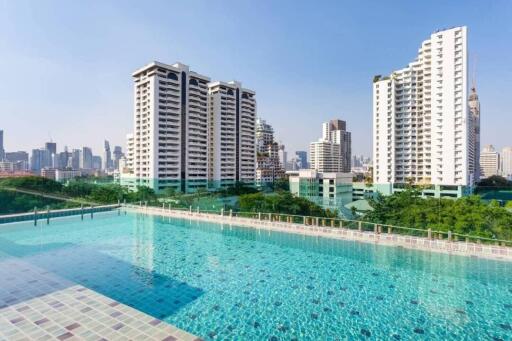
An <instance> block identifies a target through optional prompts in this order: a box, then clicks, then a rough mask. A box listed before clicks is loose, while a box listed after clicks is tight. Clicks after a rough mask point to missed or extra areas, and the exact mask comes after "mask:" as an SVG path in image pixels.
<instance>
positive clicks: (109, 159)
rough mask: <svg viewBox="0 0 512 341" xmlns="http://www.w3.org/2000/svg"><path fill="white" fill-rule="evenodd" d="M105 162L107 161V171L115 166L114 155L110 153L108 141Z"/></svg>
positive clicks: (104, 156)
mask: <svg viewBox="0 0 512 341" xmlns="http://www.w3.org/2000/svg"><path fill="white" fill-rule="evenodd" d="M103 160H104V161H105V165H104V168H105V170H110V169H112V168H113V166H114V164H113V162H112V153H111V152H110V143H109V142H108V141H107V140H105V150H104V155H103Z"/></svg>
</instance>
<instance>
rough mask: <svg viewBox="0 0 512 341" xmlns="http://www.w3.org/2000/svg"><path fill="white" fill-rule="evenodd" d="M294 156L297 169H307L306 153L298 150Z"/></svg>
mask: <svg viewBox="0 0 512 341" xmlns="http://www.w3.org/2000/svg"><path fill="white" fill-rule="evenodd" d="M295 156H296V158H297V166H298V168H299V169H308V168H309V162H308V152H306V151H305V150H298V151H296V152H295Z"/></svg>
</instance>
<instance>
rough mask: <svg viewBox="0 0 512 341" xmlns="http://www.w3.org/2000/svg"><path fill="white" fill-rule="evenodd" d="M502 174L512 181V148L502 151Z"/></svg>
mask: <svg viewBox="0 0 512 341" xmlns="http://www.w3.org/2000/svg"><path fill="white" fill-rule="evenodd" d="M501 174H502V175H503V176H504V177H506V178H507V179H512V147H505V148H503V149H502V151H501Z"/></svg>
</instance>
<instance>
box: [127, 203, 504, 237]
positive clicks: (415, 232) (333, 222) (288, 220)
mask: <svg viewBox="0 0 512 341" xmlns="http://www.w3.org/2000/svg"><path fill="white" fill-rule="evenodd" d="M125 206H126V207H133V208H138V209H141V208H151V209H158V210H157V211H156V212H165V211H182V212H188V213H189V214H190V215H195V214H210V215H215V216H224V217H228V218H229V217H232V218H243V219H252V220H258V221H263V222H272V223H283V224H295V225H303V226H305V227H314V228H343V229H348V230H357V231H360V232H373V233H376V234H395V235H407V236H411V237H420V238H426V239H430V240H446V241H450V242H467V243H477V244H493V245H497V246H508V247H512V240H503V239H493V238H486V237H480V236H475V235H466V234H460V233H454V232H452V231H437V230H433V229H430V228H429V229H422V228H411V227H404V226H395V225H388V224H378V223H373V222H368V221H363V220H349V219H341V218H330V217H317V216H303V215H294V214H281V213H273V212H241V211H234V210H230V209H223V208H218V209H213V208H212V209H200V208H199V207H198V206H189V207H177V206H173V205H172V204H169V203H165V204H162V203H147V202H142V201H139V202H136V203H132V204H125Z"/></svg>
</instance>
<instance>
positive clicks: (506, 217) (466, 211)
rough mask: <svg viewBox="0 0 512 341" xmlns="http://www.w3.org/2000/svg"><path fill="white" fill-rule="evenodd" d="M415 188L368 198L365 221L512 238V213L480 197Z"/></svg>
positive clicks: (488, 236)
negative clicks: (449, 195) (426, 192)
mask: <svg viewBox="0 0 512 341" xmlns="http://www.w3.org/2000/svg"><path fill="white" fill-rule="evenodd" d="M419 194H420V193H419V192H417V191H415V190H411V189H409V190H405V191H403V192H396V193H394V194H393V195H390V196H382V195H378V196H377V197H376V198H375V199H370V201H369V203H370V205H371V206H372V207H373V209H374V210H373V211H371V212H368V213H367V214H366V215H365V216H364V218H363V219H364V220H367V221H371V222H374V223H380V224H389V225H396V226H405V227H412V228H421V229H427V228H432V229H433V230H438V231H452V232H455V233H460V234H470V235H476V236H481V237H487V238H498V239H506V240H510V239H512V213H511V212H509V211H508V210H507V209H505V208H503V207H500V206H499V205H498V203H497V202H495V201H493V202H491V203H489V204H487V203H485V202H484V201H482V200H481V198H480V197H479V196H476V195H473V196H467V197H462V198H459V199H445V198H430V197H429V198H422V197H421V196H420V195H419Z"/></svg>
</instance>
